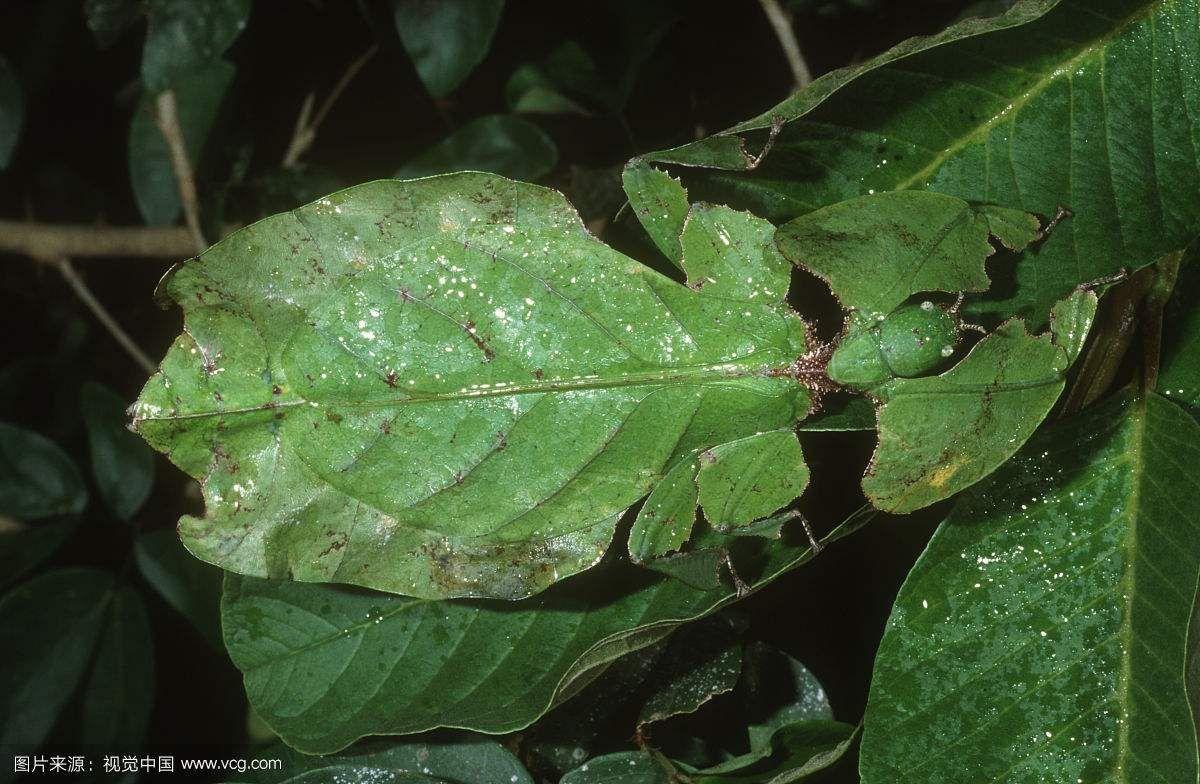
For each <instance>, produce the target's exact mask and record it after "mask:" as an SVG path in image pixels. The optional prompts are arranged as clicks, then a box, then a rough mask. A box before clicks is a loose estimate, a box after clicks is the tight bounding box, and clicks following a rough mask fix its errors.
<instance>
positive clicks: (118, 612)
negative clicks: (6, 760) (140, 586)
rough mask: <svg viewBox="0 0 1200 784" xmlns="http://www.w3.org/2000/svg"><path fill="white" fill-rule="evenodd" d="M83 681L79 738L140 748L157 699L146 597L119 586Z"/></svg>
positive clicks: (98, 745) (92, 745)
mask: <svg viewBox="0 0 1200 784" xmlns="http://www.w3.org/2000/svg"><path fill="white" fill-rule="evenodd" d="M106 601H107V606H106V607H105V615H104V621H103V628H102V629H101V631H100V635H99V639H97V641H96V650H95V655H94V659H93V660H92V664H91V668H90V670H89V671H88V674H87V677H86V678H85V679H84V681H83V684H82V687H81V697H82V705H81V716H80V724H79V742H80V744H81V745H82V746H84V747H86V748H101V749H126V750H129V749H137V748H139V747H140V745H141V744H142V742H143V741H144V740H145V737H146V727H147V725H148V724H149V720H150V708H151V706H152V705H153V702H154V643H153V641H152V640H151V637H150V622H149V620H148V619H147V617H146V608H145V606H144V605H143V604H142V598H141V596H139V595H138V594H137V592H136V591H134V590H133V589H132V588H129V587H127V586H121V587H116V588H114V589H113V590H112V592H111V594H110V595H109V596H108V598H107V599H106Z"/></svg>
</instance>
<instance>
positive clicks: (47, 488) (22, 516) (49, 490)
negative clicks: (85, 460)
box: [0, 422, 87, 520]
mask: <svg viewBox="0 0 1200 784" xmlns="http://www.w3.org/2000/svg"><path fill="white" fill-rule="evenodd" d="M85 506H87V489H86V488H85V487H84V485H83V477H81V476H80V475H79V471H78V469H76V468H75V464H74V463H73V462H71V458H70V457H68V456H67V454H66V453H65V452H63V450H62V449H60V448H59V447H58V445H57V444H55V443H54V442H53V441H51V440H49V439H47V438H45V437H43V436H40V435H38V434H37V433H34V432H33V431H32V430H25V429H23V428H19V427H15V426H13V425H9V424H6V423H4V422H0V514H4V515H10V516H12V517H15V518H17V519H18V520H36V519H38V518H40V517H50V516H51V515H58V514H78V513H80V512H82V511H83V509H84V507H85Z"/></svg>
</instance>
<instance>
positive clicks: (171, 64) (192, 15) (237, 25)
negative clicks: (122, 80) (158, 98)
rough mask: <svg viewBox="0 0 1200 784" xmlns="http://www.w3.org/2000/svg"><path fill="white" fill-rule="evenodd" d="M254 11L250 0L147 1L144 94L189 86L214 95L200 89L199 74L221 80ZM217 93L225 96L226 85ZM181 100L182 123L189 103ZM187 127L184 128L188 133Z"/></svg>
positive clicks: (143, 53) (210, 78) (209, 78)
mask: <svg viewBox="0 0 1200 784" xmlns="http://www.w3.org/2000/svg"><path fill="white" fill-rule="evenodd" d="M250 6H251V2H250V0H148V2H147V5H146V16H147V18H148V19H149V26H148V27H147V29H146V43H145V46H144V47H143V49H142V84H143V86H144V87H145V88H146V91H147V92H149V93H151V94H153V93H157V92H161V91H163V90H166V89H169V88H175V89H176V90H178V89H179V88H180V86H181V85H183V84H185V83H186V84H190V85H192V86H193V89H195V90H196V91H197V92H198V93H200V94H205V93H206V92H214V90H211V89H210V90H208V91H205V90H203V89H201V87H200V85H202V84H203V82H204V79H200V78H198V76H197V74H198V72H203V73H205V74H206V75H207V77H206V78H207V79H208V80H219V78H220V77H219V76H217V74H218V73H219V71H218V70H216V66H217V65H218V63H219V62H220V58H221V55H223V54H224V53H225V50H226V49H228V48H229V47H230V46H231V45H232V44H233V42H234V41H235V40H236V39H237V37H238V36H239V35H240V34H241V32H242V30H243V29H245V27H246V20H247V19H248V18H249V17H250ZM198 83H199V84H198ZM219 92H222V93H223V92H224V86H222V87H221V89H220V91H219ZM178 98H179V110H180V115H181V116H180V120H181V122H182V119H183V117H182V115H183V113H184V112H185V111H186V107H187V104H188V102H187V101H185V100H184V97H183V95H179V96H178ZM150 100H151V101H153V97H151V99H150ZM187 128H188V126H187V125H184V130H185V132H186V130H187ZM189 141H190V140H189ZM189 152H190V150H189ZM193 160H194V159H193Z"/></svg>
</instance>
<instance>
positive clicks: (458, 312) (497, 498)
mask: <svg viewBox="0 0 1200 784" xmlns="http://www.w3.org/2000/svg"><path fill="white" fill-rule="evenodd" d="M772 235H773V227H772V226H771V225H770V224H769V223H767V222H765V221H762V220H759V219H757V218H754V217H753V216H750V215H747V214H744V213H738V212H735V211H733V210H728V209H726V208H722V207H708V206H704V205H697V206H695V207H692V208H691V209H690V211H689V213H688V218H687V221H686V226H685V227H684V228H683V230H682V233H681V237H680V244H681V249H682V253H683V258H684V262H683V263H684V267H685V269H686V271H687V273H688V283H687V285H682V284H680V283H677V282H675V281H672V280H670V279H668V278H666V277H664V276H662V275H660V274H658V273H657V272H654V271H653V270H651V269H649V268H648V267H645V266H643V265H641V264H639V263H638V262H636V261H634V260H632V259H630V258H628V257H626V256H623V255H621V254H620V253H617V252H616V251H614V250H612V249H610V248H608V247H607V246H605V245H604V244H602V243H601V242H599V241H598V240H596V239H595V238H594V237H592V236H591V235H590V234H589V233H588V232H587V231H586V229H585V228H584V227H583V225H582V223H581V221H580V220H579V217H578V215H577V214H576V213H575V211H574V210H573V209H572V208H571V207H570V206H569V205H568V204H567V203H566V201H565V200H564V199H563V197H562V196H561V195H560V194H558V193H556V192H554V191H551V190H548V189H545V188H541V187H537V186H533V185H526V184H520V183H515V182H512V181H510V180H507V179H504V178H501V177H497V176H494V175H486V174H478V173H463V174H456V175H448V176H443V177H431V178H427V179H422V180H413V181H396V180H384V181H379V182H373V183H366V184H364V185H359V186H356V187H354V188H350V189H348V190H345V191H341V192H339V193H335V194H332V195H331V196H328V197H326V198H324V199H321V200H319V201H317V202H315V203H313V204H310V205H307V206H305V207H301V208H299V209H297V210H294V211H292V212H289V213H284V214H280V215H276V216H272V217H270V218H267V219H265V220H263V221H260V222H258V223H256V224H254V225H252V226H249V227H247V228H245V229H242V230H240V231H238V232H236V233H234V234H233V235H231V236H229V237H227V238H226V239H224V240H222V241H221V242H219V243H217V244H216V245H215V246H213V247H212V248H210V249H209V250H208V251H207V252H205V253H203V254H201V255H200V256H199V257H198V258H196V259H193V260H190V261H188V262H186V263H184V264H181V265H179V266H178V267H177V268H175V270H174V271H173V272H172V273H171V274H170V275H168V277H167V278H166V279H165V280H164V282H163V284H162V289H163V292H164V293H165V294H166V295H167V296H169V297H170V298H171V299H173V300H174V301H175V302H177V303H178V304H179V305H180V306H181V307H182V308H183V311H184V332H183V334H182V335H180V336H179V338H178V339H177V340H176V341H175V343H174V345H173V346H172V347H171V349H170V350H169V351H168V353H167V355H166V357H165V358H164V359H163V361H162V364H161V366H160V370H159V372H158V373H156V374H155V375H154V376H153V377H152V378H151V379H150V380H149V381H148V382H147V384H146V386H145V388H144V389H143V391H142V394H141V396H140V397H139V399H138V402H137V403H136V404H135V407H134V427H135V429H136V430H137V432H139V433H140V434H142V435H143V436H144V437H145V438H146V439H147V441H149V442H150V443H151V444H152V445H153V446H154V447H155V448H157V449H159V450H160V451H162V452H164V453H165V454H167V455H168V456H169V457H170V459H171V460H172V461H174V462H175V463H176V464H177V465H179V466H180V467H181V468H183V469H184V470H185V471H186V472H187V473H189V474H190V475H192V476H194V477H196V478H197V479H199V480H201V481H202V483H203V491H204V498H205V514H204V516H202V517H191V516H188V517H184V518H183V519H182V520H181V521H180V526H179V530H180V534H181V537H182V539H183V542H184V544H185V545H186V546H187V548H188V549H189V550H190V551H191V552H192V553H193V554H194V555H196V556H197V557H199V558H201V559H203V560H206V561H209V562H211V563H214V564H216V565H218V566H220V567H222V568H224V569H227V570H229V571H234V572H239V573H242V574H248V575H256V576H265V577H272V578H290V579H294V580H302V581H317V582H338V583H351V584H356V585H362V586H366V587H370V588H375V589H379V590H384V591H391V592H394V593H400V594H406V595H411V596H419V597H430V598H447V597H471V596H475V597H497V598H505V599H516V598H520V597H524V596H528V595H530V594H532V593H536V592H538V591H540V590H542V589H544V588H545V587H547V586H548V585H551V584H552V583H554V582H555V581H557V580H560V579H563V578H565V577H567V576H569V575H571V574H574V573H577V572H579V571H581V570H584V569H587V568H590V567H591V566H593V565H594V564H595V563H597V562H598V561H599V559H600V557H601V555H602V554H603V553H604V551H605V550H606V548H607V547H608V545H609V543H610V541H611V540H612V537H613V533H614V531H615V527H616V523H617V520H618V519H619V518H620V516H621V515H622V514H623V512H624V511H625V510H626V509H627V508H628V507H630V506H631V505H632V504H634V503H636V502H637V501H638V500H639V499H640V498H642V497H643V496H645V495H646V494H647V493H649V492H650V491H652V490H653V489H654V488H655V486H656V485H657V484H658V483H659V482H660V480H661V479H662V477H663V476H664V475H665V474H667V473H668V471H669V470H670V468H671V467H672V466H674V465H676V463H677V462H678V461H680V460H682V459H685V458H686V456H688V455H692V454H695V453H697V452H698V451H702V450H706V449H711V448H713V447H715V446H717V445H720V444H725V443H728V442H731V441H737V440H738V439H742V438H746V437H749V436H753V435H755V434H757V433H766V432H770V431H776V430H780V429H786V428H790V427H792V426H793V425H794V424H795V423H796V422H797V421H798V420H800V419H802V418H803V417H804V416H806V415H807V413H808V411H809V409H810V395H809V390H808V388H807V386H806V383H805V381H804V379H802V378H800V374H799V373H798V372H797V367H798V363H799V361H800V359H801V358H803V357H805V356H807V355H808V353H809V352H810V350H811V349H810V346H809V341H808V337H807V330H806V327H805V324H804V322H803V321H802V320H801V319H800V318H799V316H797V315H796V314H795V313H794V312H793V311H791V310H790V309H789V308H788V307H787V305H786V304H785V303H784V301H783V300H784V295H785V294H786V291H787V285H788V281H789V276H790V265H789V264H788V263H787V261H786V260H785V259H783V258H782V257H781V256H780V255H779V253H778V251H777V250H776V248H775V246H774V243H773V238H772Z"/></svg>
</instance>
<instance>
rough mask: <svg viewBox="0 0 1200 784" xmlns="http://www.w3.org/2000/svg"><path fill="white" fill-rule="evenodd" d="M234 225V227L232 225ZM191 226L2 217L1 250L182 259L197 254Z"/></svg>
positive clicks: (44, 255) (43, 255)
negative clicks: (78, 222)
mask: <svg viewBox="0 0 1200 784" xmlns="http://www.w3.org/2000/svg"><path fill="white" fill-rule="evenodd" d="M231 228H232V227H231ZM194 252H195V244H194V242H193V239H192V233H191V231H190V230H189V229H186V228H182V227H176V226H161V227H158V226H93V225H89V224H54V223H31V222H28V221H15V220H0V253H20V254H22V255H24V256H30V257H32V258H34V259H37V260H38V261H47V260H52V259H56V258H59V257H64V256H65V257H67V258H72V259H78V258H108V257H117V256H121V257H133V258H143V259H182V258H187V257H189V256H191V255H193V254H194Z"/></svg>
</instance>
